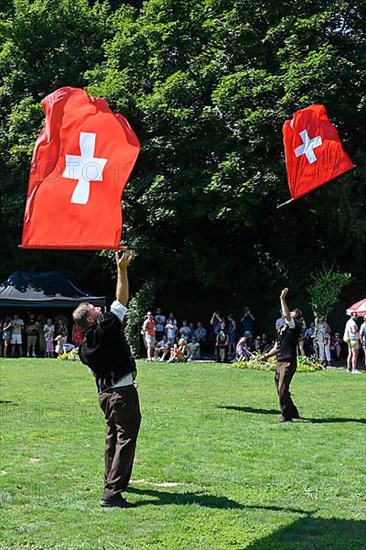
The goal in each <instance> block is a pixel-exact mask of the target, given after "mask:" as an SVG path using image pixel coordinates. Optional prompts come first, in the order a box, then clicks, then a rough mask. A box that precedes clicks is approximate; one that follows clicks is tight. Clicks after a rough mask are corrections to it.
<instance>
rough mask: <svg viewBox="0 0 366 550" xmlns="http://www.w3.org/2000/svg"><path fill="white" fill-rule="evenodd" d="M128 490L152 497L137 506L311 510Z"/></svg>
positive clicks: (292, 511)
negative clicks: (174, 505) (195, 505)
mask: <svg viewBox="0 0 366 550" xmlns="http://www.w3.org/2000/svg"><path fill="white" fill-rule="evenodd" d="M127 491H128V492H129V493H135V494H136V495H137V496H148V497H152V498H151V499H149V500H140V501H137V502H135V504H136V506H146V505H148V504H154V505H155V506H165V505H170V504H180V505H186V504H199V505H200V506H205V507H206V508H220V509H238V510H245V509H251V508H255V509H261V510H271V511H273V512H283V511H285V512H291V513H293V514H305V515H306V514H309V510H308V511H305V510H300V509H298V508H281V507H280V506H254V505H252V504H248V505H247V504H239V503H238V502H236V501H235V500H231V499H230V498H227V497H224V496H215V495H206V494H200V493H173V492H168V491H157V490H154V489H138V488H136V487H131V486H129V487H128V489H127Z"/></svg>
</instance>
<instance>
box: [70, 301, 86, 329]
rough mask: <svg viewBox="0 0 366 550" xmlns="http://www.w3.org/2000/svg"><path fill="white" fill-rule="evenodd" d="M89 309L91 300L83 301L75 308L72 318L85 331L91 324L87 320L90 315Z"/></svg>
mask: <svg viewBox="0 0 366 550" xmlns="http://www.w3.org/2000/svg"><path fill="white" fill-rule="evenodd" d="M89 311H90V304H89V302H81V304H79V305H78V307H77V308H76V309H75V310H74V312H73V314H72V318H73V319H74V321H75V323H76V324H77V325H78V327H80V328H81V330H83V331H84V330H86V329H87V328H88V326H89V324H88V321H87V320H86V318H87V317H88V315H89Z"/></svg>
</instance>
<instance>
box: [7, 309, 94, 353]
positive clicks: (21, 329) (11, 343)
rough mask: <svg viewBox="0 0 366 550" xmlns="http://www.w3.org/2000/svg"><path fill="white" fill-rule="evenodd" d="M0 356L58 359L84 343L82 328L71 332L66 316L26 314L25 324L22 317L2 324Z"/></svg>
mask: <svg viewBox="0 0 366 550" xmlns="http://www.w3.org/2000/svg"><path fill="white" fill-rule="evenodd" d="M0 337H1V339H0V342H1V345H0V355H2V356H3V357H6V358H8V357H23V356H26V357H47V358H53V357H57V356H58V355H60V354H62V353H67V352H68V351H70V350H71V349H72V348H73V347H75V346H78V345H79V344H80V342H81V341H82V338H83V336H82V333H81V331H80V330H79V327H77V326H76V325H73V326H72V327H71V328H70V323H69V320H68V318H67V317H66V316H65V315H63V314H56V315H55V316H54V317H46V316H44V315H38V316H36V315H35V314H34V313H32V312H27V314H26V317H25V321H24V320H23V319H22V317H21V316H20V315H19V314H13V315H8V316H5V318H4V319H2V320H1V321H0Z"/></svg>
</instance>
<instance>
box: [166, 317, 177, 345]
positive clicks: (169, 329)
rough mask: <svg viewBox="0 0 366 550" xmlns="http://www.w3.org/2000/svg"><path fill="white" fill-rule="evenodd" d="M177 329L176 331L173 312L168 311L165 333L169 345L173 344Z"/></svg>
mask: <svg viewBox="0 0 366 550" xmlns="http://www.w3.org/2000/svg"><path fill="white" fill-rule="evenodd" d="M177 331H178V327H177V321H176V319H175V317H174V315H173V313H169V317H168V319H167V322H166V325H165V333H166V336H167V340H168V344H169V346H174V344H175V338H176V335H177Z"/></svg>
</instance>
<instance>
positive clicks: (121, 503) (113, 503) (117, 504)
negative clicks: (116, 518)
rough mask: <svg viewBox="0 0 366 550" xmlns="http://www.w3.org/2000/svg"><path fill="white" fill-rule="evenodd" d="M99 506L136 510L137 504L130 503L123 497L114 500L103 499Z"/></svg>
mask: <svg viewBox="0 0 366 550" xmlns="http://www.w3.org/2000/svg"><path fill="white" fill-rule="evenodd" d="M99 504H100V505H101V506H102V507H103V508H135V506H136V505H135V504H132V503H131V502H128V501H127V500H126V499H125V498H123V497H122V496H119V497H114V498H102V499H100V501H99Z"/></svg>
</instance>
